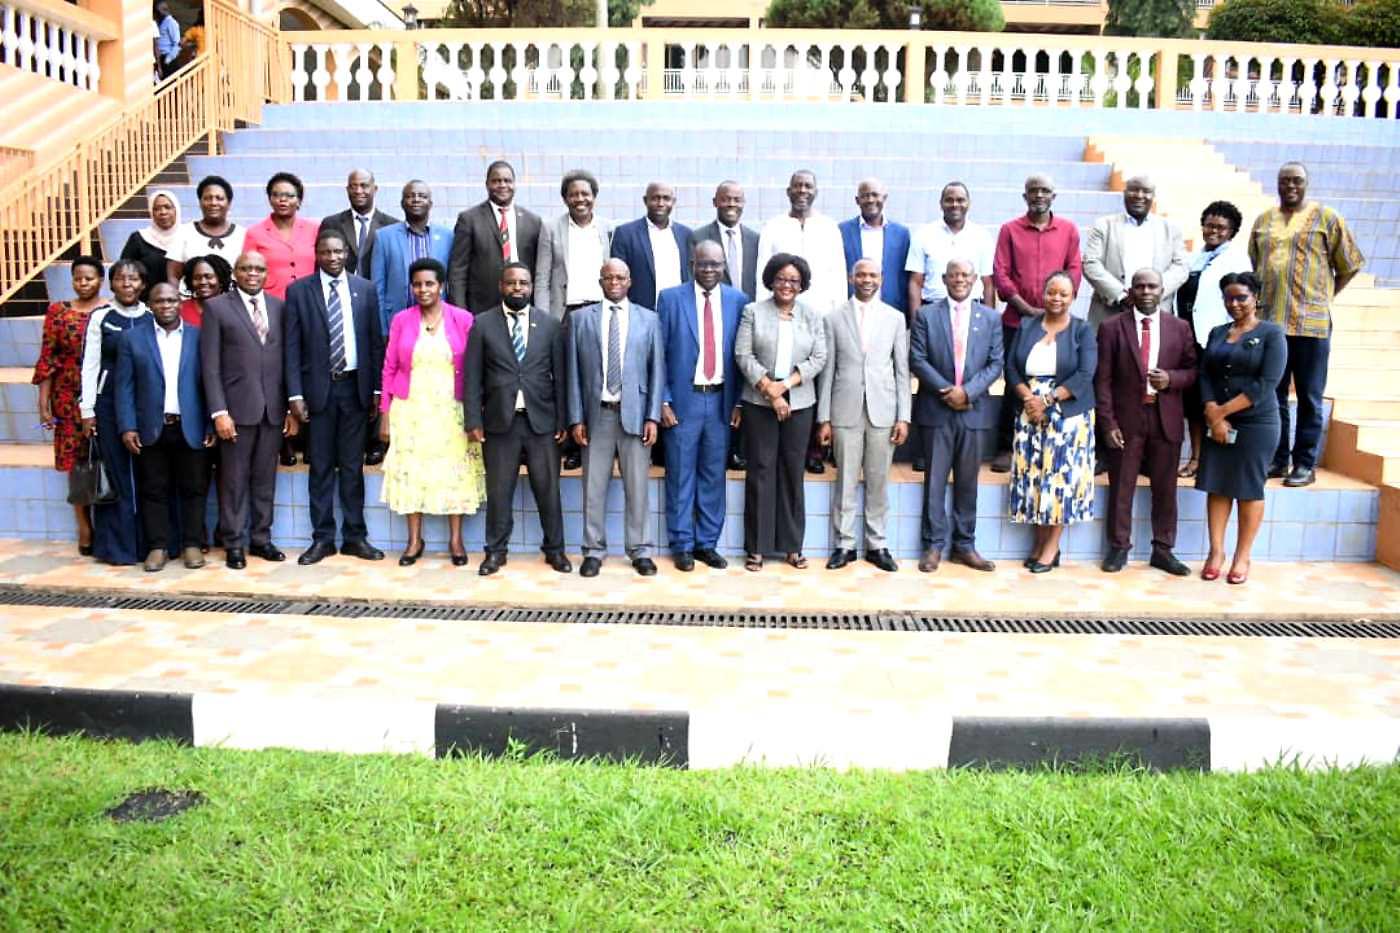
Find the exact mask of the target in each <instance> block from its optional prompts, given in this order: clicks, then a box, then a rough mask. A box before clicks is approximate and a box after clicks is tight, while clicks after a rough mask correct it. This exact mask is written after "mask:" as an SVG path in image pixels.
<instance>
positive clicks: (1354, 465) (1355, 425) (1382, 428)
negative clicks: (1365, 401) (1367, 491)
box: [1323, 419, 1400, 485]
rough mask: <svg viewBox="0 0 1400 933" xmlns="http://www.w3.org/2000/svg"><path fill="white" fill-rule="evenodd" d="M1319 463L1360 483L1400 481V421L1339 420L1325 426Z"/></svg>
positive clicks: (1377, 483)
mask: <svg viewBox="0 0 1400 933" xmlns="http://www.w3.org/2000/svg"><path fill="white" fill-rule="evenodd" d="M1325 451H1326V453H1325V455H1324V460H1323V462H1324V463H1326V465H1327V468H1328V469H1331V470H1336V471H1337V472H1339V473H1343V474H1345V475H1347V476H1350V477H1352V478H1354V479H1359V480H1361V481H1362V482H1366V483H1372V484H1375V485H1381V484H1384V483H1394V482H1400V420H1380V419H1372V420H1356V421H1351V420H1340V419H1334V420H1333V421H1332V423H1331V424H1330V425H1329V426H1328V432H1327V439H1326V446H1325Z"/></svg>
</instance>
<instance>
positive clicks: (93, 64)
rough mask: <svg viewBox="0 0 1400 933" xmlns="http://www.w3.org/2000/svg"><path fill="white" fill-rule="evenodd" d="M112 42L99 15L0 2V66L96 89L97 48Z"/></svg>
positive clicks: (22, 1)
mask: <svg viewBox="0 0 1400 933" xmlns="http://www.w3.org/2000/svg"><path fill="white" fill-rule="evenodd" d="M114 38H116V32H114V31H113V30H112V28H111V25H110V24H109V23H107V22H106V21H105V20H103V19H102V18H101V17H99V16H96V15H94V14H92V13H89V12H88V11H87V10H84V9H82V8H80V7H76V6H70V5H68V4H66V3H44V2H40V0H0V62H3V63H4V64H7V65H11V66H13V67H15V68H18V69H19V70H20V71H28V72H30V73H31V74H36V75H39V76H40V77H42V78H49V79H50V80H53V81H61V82H62V83H64V84H71V85H72V86H74V87H76V88H80V89H82V90H84V91H96V90H97V79H98V77H99V75H100V71H99V69H98V66H97V44H98V43H99V42H102V41H104V40H107V39H114Z"/></svg>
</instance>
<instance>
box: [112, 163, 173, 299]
mask: <svg viewBox="0 0 1400 933" xmlns="http://www.w3.org/2000/svg"><path fill="white" fill-rule="evenodd" d="M146 205H147V209H148V210H149V212H150V215H151V222H150V223H149V224H147V225H146V226H144V227H142V228H141V229H140V230H137V231H135V232H134V233H132V234H131V236H129V237H127V238H126V244H125V245H124V246H122V258H123V259H134V260H136V261H137V262H139V263H141V267H142V268H143V269H145V270H146V271H145V279H146V288H145V289H144V290H143V291H142V292H141V300H142V301H145V300H146V299H147V297H148V296H149V295H150V292H151V289H152V288H153V287H155V285H156V284H157V283H158V282H164V281H165V272H166V266H167V262H168V260H167V255H168V252H169V250H170V248H171V247H172V246H173V245H174V244H175V240H176V239H177V238H178V237H179V236H180V202H179V201H178V200H177V199H176V198H175V192H173V191H167V190H164V189H162V190H160V191H153V192H151V193H150V195H149V196H148V197H147V199H146Z"/></svg>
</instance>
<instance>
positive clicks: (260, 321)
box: [248, 296, 267, 343]
mask: <svg viewBox="0 0 1400 933" xmlns="http://www.w3.org/2000/svg"><path fill="white" fill-rule="evenodd" d="M248 304H249V306H250V307H252V309H253V330H255V331H257V332H258V342H259V343H267V312H266V311H264V310H263V308H262V306H261V305H259V304H258V299H257V297H256V296H254V297H252V298H249V299H248Z"/></svg>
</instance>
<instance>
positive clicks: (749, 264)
mask: <svg viewBox="0 0 1400 933" xmlns="http://www.w3.org/2000/svg"><path fill="white" fill-rule="evenodd" d="M739 239H741V240H742V241H743V243H742V249H743V251H744V255H743V257H742V259H743V262H744V266H743V269H742V270H741V271H742V275H743V277H744V281H742V282H731V281H730V280H729V263H727V262H726V263H725V264H724V284H725V285H732V286H734V287H735V288H737V289H739V291H741V292H743V293H744V294H745V295H748V296H749V301H753V296H754V295H755V294H757V293H756V292H755V289H756V288H757V287H758V231H757V230H754V229H752V228H751V227H745V226H744V225H743V224H739ZM702 240H712V241H714V242H715V243H718V244H719V245H720V248H721V249H724V250H725V251H726V253H725V255H726V256H727V255H728V244H726V243H725V237H724V233H723V232H722V231H721V230H720V229H719V221H718V220H712V221H710V222H709V223H707V224H705V226H703V227H696V228H695V229H694V230H692V231H690V242H691V243H692V244H695V243H699V242H700V241H702Z"/></svg>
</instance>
